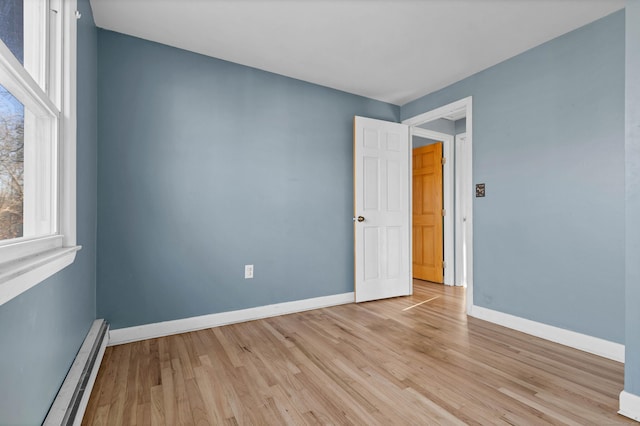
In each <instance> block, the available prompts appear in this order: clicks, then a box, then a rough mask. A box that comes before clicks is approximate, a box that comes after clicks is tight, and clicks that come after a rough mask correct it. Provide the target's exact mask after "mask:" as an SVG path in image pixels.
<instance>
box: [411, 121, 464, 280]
mask: <svg viewBox="0 0 640 426" xmlns="http://www.w3.org/2000/svg"><path fill="white" fill-rule="evenodd" d="M409 135H410V137H411V142H412V143H413V137H414V136H418V137H421V138H427V139H433V140H437V141H441V142H442V156H443V157H444V158H445V163H444V166H443V167H442V194H443V208H444V210H445V215H444V228H443V231H444V233H443V235H444V263H445V265H446V268H444V284H445V285H455V284H456V283H457V280H456V279H455V278H454V271H455V268H454V263H455V262H454V247H455V244H454V241H453V223H454V216H453V211H454V208H453V182H454V180H453V178H454V177H453V164H454V158H453V151H454V150H453V140H454V138H453V136H451V135H447V134H446V133H440V132H434V131H433V130H427V129H423V128H421V127H410V128H409ZM411 158H412V159H413V156H412V157H411ZM409 170H410V171H412V170H413V168H412V164H411V163H409ZM409 185H410V191H413V188H412V186H411V185H412V180H409ZM410 193H412V192H410ZM412 203H413V201H411V202H410V204H412ZM412 209H413V206H410V210H409V211H411V212H413V210H412ZM410 235H413V234H410ZM412 250H413V248H412Z"/></svg>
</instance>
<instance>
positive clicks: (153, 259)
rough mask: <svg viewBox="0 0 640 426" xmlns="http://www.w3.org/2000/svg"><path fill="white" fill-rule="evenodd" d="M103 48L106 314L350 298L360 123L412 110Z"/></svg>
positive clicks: (226, 68)
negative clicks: (358, 119)
mask: <svg viewBox="0 0 640 426" xmlns="http://www.w3.org/2000/svg"><path fill="white" fill-rule="evenodd" d="M98 40H99V41H98V45H99V48H98V51H99V83H98V87H99V89H98V94H99V108H98V111H99V132H98V133H99V152H98V159H99V173H98V194H99V200H98V217H99V226H98V241H99V247H98V253H99V256H98V290H97V291H98V297H97V301H98V315H99V316H100V317H104V318H106V319H107V320H108V321H109V322H110V323H111V326H112V328H113V329H117V328H122V327H127V326H134V325H139V324H146V323H153V322H158V321H165V320H172V319H178V318H185V317H192V316H196V315H203V314H210V313H216V312H224V311H230V310H236V309H243V308H249V307H255V306H262V305H268V304H273V303H278V302H285V301H293V300H300V299H306V298H312V297H319V296H326V295H333V294H340V293H345V292H351V291H353V225H352V219H351V218H352V215H353V179H352V170H353V164H352V162H353V160H352V156H353V154H352V150H353V148H352V137H353V136H352V135H353V116H354V115H363V116H367V117H373V118H380V119H385V120H391V121H397V120H398V118H399V107H397V106H393V105H390V104H385V103H382V102H378V101H373V100H371V99H366V98H362V97H358V96H354V95H350V94H347V93H344V92H339V91H336V90H332V89H327V88H324V87H320V86H316V85H313V84H309V83H305V82H302V81H298V80H293V79H290V78H286V77H282V76H279V75H275V74H271V73H267V72H263V71H259V70H256V69H252V68H248V67H244V66H240V65H237V64H232V63H229V62H225V61H221V60H218V59H213V58H208V57H205V56H201V55H197V54H194V53H190V52H186V51H183V50H179V49H175V48H172V47H168V46H164V45H160V44H156V43H152V42H148V41H144V40H141V39H137V38H133V37H129V36H125V35H121V34H117V33H113V32H108V31H103V30H99V36H98ZM245 264H253V265H255V278H254V279H251V280H245V279H244V265H245Z"/></svg>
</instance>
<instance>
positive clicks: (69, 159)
mask: <svg viewBox="0 0 640 426" xmlns="http://www.w3.org/2000/svg"><path fill="white" fill-rule="evenodd" d="M61 3H62V4H61V8H62V11H63V15H62V17H63V31H64V33H63V40H64V43H63V45H62V55H63V56H62V57H63V60H62V70H61V72H62V78H63V81H62V88H63V90H62V107H61V114H62V117H61V120H60V133H59V134H60V148H59V149H60V154H61V155H60V163H59V169H58V170H59V174H60V176H59V183H60V188H59V192H58V197H59V198H58V202H59V207H58V211H59V223H58V226H59V233H60V234H62V236H63V238H64V239H63V243H62V244H63V245H64V246H65V247H71V246H75V245H76V138H77V134H76V133H77V111H76V110H77V108H76V103H77V99H76V93H77V87H76V86H77V57H78V55H77V33H78V24H77V21H78V18H77V17H76V8H77V1H76V0H67V1H64V2H61Z"/></svg>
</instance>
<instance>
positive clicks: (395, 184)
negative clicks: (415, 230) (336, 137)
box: [354, 117, 412, 302]
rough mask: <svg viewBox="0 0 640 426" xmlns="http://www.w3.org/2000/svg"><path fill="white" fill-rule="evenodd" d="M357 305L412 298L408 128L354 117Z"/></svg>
mask: <svg viewBox="0 0 640 426" xmlns="http://www.w3.org/2000/svg"><path fill="white" fill-rule="evenodd" d="M354 123H355V124H354V217H355V218H358V217H362V218H364V220H363V221H362V222H359V221H357V220H356V221H354V237H355V264H354V268H355V294H356V302H364V301H367V300H374V299H382V298H385V297H395V296H403V295H407V294H411V290H412V286H411V277H410V272H409V271H410V262H411V260H410V255H409V244H410V240H409V238H410V236H409V220H410V212H409V196H408V195H409V166H408V164H409V128H408V126H406V125H403V124H398V123H391V122H386V121H380V120H373V119H370V118H363V117H355V122H354Z"/></svg>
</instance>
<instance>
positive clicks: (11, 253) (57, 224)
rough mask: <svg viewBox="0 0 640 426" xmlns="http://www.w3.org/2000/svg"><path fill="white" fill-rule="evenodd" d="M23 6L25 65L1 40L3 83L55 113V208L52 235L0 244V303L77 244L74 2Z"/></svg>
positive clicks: (56, 267)
mask: <svg viewBox="0 0 640 426" xmlns="http://www.w3.org/2000/svg"><path fill="white" fill-rule="evenodd" d="M24 4H25V10H24V16H25V21H28V20H30V21H28V22H30V23H34V24H35V26H33V27H32V28H34V31H33V32H31V31H29V34H28V35H27V33H28V32H27V31H25V43H30V44H29V45H28V46H26V47H29V48H25V60H24V62H25V66H23V65H22V64H21V63H20V62H19V61H18V59H16V57H15V56H14V55H13V54H12V53H11V51H10V50H9V49H8V47H7V46H6V45H5V44H4V43H3V42H2V41H1V40H0V76H1V78H2V80H1V83H2V85H3V86H4V87H5V88H6V89H7V90H8V91H10V92H11V93H12V94H13V95H14V96H15V97H16V98H17V99H18V100H20V102H22V103H23V104H24V105H25V109H26V108H29V109H30V110H32V111H33V112H34V113H36V114H41V115H49V116H52V117H54V120H53V124H54V125H53V131H54V132H56V135H57V138H54V141H55V140H56V139H57V143H55V144H54V147H53V150H52V152H54V153H57V162H56V163H54V165H53V167H54V168H55V173H54V176H55V179H54V180H55V182H54V185H53V187H54V194H53V197H55V200H56V203H55V205H56V208H55V209H54V211H53V215H54V218H53V220H54V233H53V235H46V236H41V237H33V238H21V239H18V240H17V241H16V242H13V243H11V242H8V243H7V244H4V245H2V246H0V305H2V304H4V303H6V302H8V301H9V300H11V299H13V298H15V297H17V296H18V295H20V294H22V293H23V292H25V291H27V290H28V289H30V288H32V287H33V286H35V285H37V284H38V283H40V282H42V281H44V280H45V279H46V278H48V277H50V276H51V275H53V274H55V273H57V272H59V271H60V270H62V269H63V268H65V267H66V266H68V265H70V264H72V263H73V261H74V260H75V257H76V252H77V251H78V250H79V249H80V248H81V247H80V246H78V245H76V59H77V58H76V55H77V51H76V46H77V19H78V18H79V14H78V12H77V11H76V8H77V0H48V1H42V2H40V1H39V0H38V1H34V0H25V2H24ZM38 5H39V6H38ZM47 15H49V16H55V17H56V18H57V19H56V23H55V24H56V25H50V24H51V22H50V19H47ZM26 27H27V25H25V30H26ZM34 49H40V50H39V52H40V53H39V57H40V58H41V59H42V60H41V61H37V62H35V66H34V62H33V61H34V54H33V53H29V56H27V55H28V54H27V52H28V51H29V52H33V51H34ZM30 61H31V62H30ZM26 67H29V71H30V72H27V68H26ZM43 88H44V89H43ZM52 155H55V154H52Z"/></svg>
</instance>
